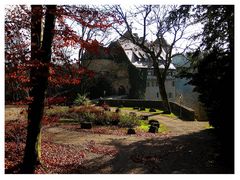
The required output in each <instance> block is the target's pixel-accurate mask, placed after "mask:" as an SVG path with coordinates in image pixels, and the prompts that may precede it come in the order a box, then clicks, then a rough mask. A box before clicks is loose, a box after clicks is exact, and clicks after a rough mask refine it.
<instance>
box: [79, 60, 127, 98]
mask: <svg viewBox="0 0 240 180" xmlns="http://www.w3.org/2000/svg"><path fill="white" fill-rule="evenodd" d="M83 66H85V67H87V68H88V69H89V70H92V71H95V72H97V73H103V74H105V75H106V78H108V79H109V80H110V82H111V83H112V87H113V88H114V91H115V92H116V93H117V94H118V91H119V88H120V87H124V89H125V91H126V94H128V93H129V89H130V84H129V73H128V67H127V65H126V64H124V63H115V62H114V61H112V60H109V59H94V60H84V61H83Z"/></svg>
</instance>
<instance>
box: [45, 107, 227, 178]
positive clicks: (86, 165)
mask: <svg viewBox="0 0 240 180" xmlns="http://www.w3.org/2000/svg"><path fill="white" fill-rule="evenodd" d="M126 112H128V111H127V110H126ZM139 114H143V113H138V115H139ZM144 114H146V113H144ZM150 119H155V120H158V121H159V122H160V123H163V124H165V125H166V126H167V128H168V132H167V133H164V134H161V133H160V134H158V135H156V136H150V137H146V136H137V135H113V134H111V135H108V134H96V133H94V132H93V131H91V130H87V131H86V130H81V129H80V130H78V131H74V130H71V129H67V128H64V127H61V126H58V127H49V128H46V129H44V133H45V135H47V136H48V137H49V136H50V137H51V140H52V142H54V143H59V144H68V145H74V146H77V147H79V148H80V149H82V150H85V152H86V157H85V159H84V161H83V163H82V165H81V166H80V167H79V168H77V169H74V170H72V171H71V173H84V174H93V173H97V174H102V173H103V174H131V173H133V174H201V173H203V174H209V173H210V174H216V173H231V169H229V168H228V167H226V165H225V163H224V158H223V157H222V156H223V155H222V153H221V144H220V142H219V141H218V139H217V138H216V137H215V135H214V134H213V132H212V130H211V129H207V126H208V123H207V122H197V121H191V122H190V121H182V120H180V119H178V118H172V117H166V116H162V115H156V116H151V118H150ZM89 144H93V146H94V147H104V148H108V149H113V150H115V152H116V153H114V154H111V153H110V154H106V153H105V154H101V153H100V154H99V153H95V152H92V151H88V149H87V147H88V145H89Z"/></svg>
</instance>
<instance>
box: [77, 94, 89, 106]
mask: <svg viewBox="0 0 240 180" xmlns="http://www.w3.org/2000/svg"><path fill="white" fill-rule="evenodd" d="M90 103H91V101H90V100H89V99H88V98H87V94H83V95H81V94H77V98H76V99H75V100H74V104H75V105H78V106H80V105H89V104H90Z"/></svg>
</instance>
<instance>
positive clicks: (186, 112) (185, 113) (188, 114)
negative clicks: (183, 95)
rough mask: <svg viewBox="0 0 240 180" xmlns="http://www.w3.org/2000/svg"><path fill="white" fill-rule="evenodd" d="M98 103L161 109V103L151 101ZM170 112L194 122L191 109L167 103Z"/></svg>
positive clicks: (101, 101)
mask: <svg viewBox="0 0 240 180" xmlns="http://www.w3.org/2000/svg"><path fill="white" fill-rule="evenodd" d="M99 102H100V103H103V102H105V103H106V104H108V105H109V106H115V107H119V106H124V107H145V108H156V109H163V102H162V101H151V100H142V99H102V100H100V101H99ZM169 103H170V107H171V111H172V113H173V114H175V115H176V116H178V117H179V118H180V119H183V120H187V121H194V120H195V112H194V110H193V109H191V108H188V107H185V106H182V105H181V106H180V104H178V103H175V102H169Z"/></svg>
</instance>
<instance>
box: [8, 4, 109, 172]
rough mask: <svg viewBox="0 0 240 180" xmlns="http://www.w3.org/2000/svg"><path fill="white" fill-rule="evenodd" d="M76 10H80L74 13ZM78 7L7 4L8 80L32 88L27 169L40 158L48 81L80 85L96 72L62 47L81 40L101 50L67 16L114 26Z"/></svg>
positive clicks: (33, 166) (31, 168)
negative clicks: (78, 63) (75, 61)
mask: <svg viewBox="0 0 240 180" xmlns="http://www.w3.org/2000/svg"><path fill="white" fill-rule="evenodd" d="M76 8H78V7H76ZM75 11H79V12H81V13H80V14H75ZM75 11H73V9H72V6H57V7H56V6H55V5H51V6H42V5H33V6H31V9H30V8H29V7H28V6H22V5H18V6H11V7H10V8H7V9H6V16H5V18H6V19H5V44H6V47H5V59H6V65H5V67H6V69H7V70H8V71H6V72H7V74H6V83H7V82H9V81H12V82H14V81H17V82H19V88H18V90H19V89H24V90H25V91H26V92H28V90H29V89H30V90H29V98H27V103H28V104H29V108H28V134H27V142H26V149H25V155H24V160H23V167H22V172H23V173H33V172H34V169H35V165H36V163H37V162H38V161H39V155H40V154H39V151H38V149H39V147H40V144H39V142H40V129H41V119H42V116H43V110H44V98H45V91H46V88H47V87H48V84H49V83H50V84H52V85H53V86H54V85H58V86H61V85H65V84H67V85H69V84H70V85H78V84H80V82H81V78H82V76H83V75H84V76H85V75H87V76H90V77H92V76H93V73H92V72H91V71H88V70H86V68H83V67H75V66H73V65H72V63H73V62H72V61H70V60H69V59H68V58H67V57H66V56H64V54H63V51H62V49H63V48H66V47H71V48H73V47H74V46H75V45H81V47H83V48H85V49H90V50H92V51H96V49H97V47H98V45H99V43H98V42H97V41H96V40H88V41H85V40H83V39H81V37H79V35H78V34H77V33H76V32H75V31H74V30H73V29H72V28H71V27H70V26H69V21H68V19H74V20H75V21H77V22H80V23H82V24H84V25H86V26H91V28H107V27H109V25H108V21H105V20H104V19H102V21H101V22H97V23H91V24H88V23H90V22H85V21H84V19H85V16H86V17H87V16H91V15H93V14H94V13H92V12H91V11H87V10H86V9H81V10H79V9H75ZM94 12H95V13H97V11H94ZM97 14H98V13H97ZM98 15H99V16H101V14H98ZM105 17H106V15H105ZM43 18H44V19H43ZM98 18H99V19H101V17H98ZM30 19H31V21H29V20H30ZM55 19H56V20H57V21H56V23H55ZM51 55H52V56H51ZM24 104H26V101H25V102H24Z"/></svg>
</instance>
